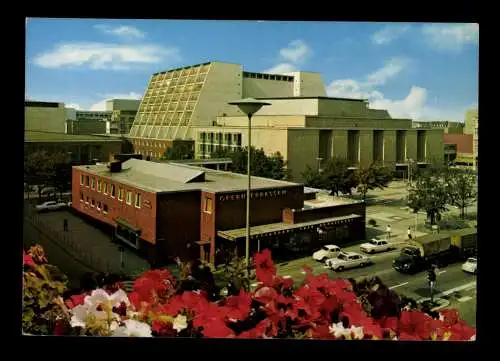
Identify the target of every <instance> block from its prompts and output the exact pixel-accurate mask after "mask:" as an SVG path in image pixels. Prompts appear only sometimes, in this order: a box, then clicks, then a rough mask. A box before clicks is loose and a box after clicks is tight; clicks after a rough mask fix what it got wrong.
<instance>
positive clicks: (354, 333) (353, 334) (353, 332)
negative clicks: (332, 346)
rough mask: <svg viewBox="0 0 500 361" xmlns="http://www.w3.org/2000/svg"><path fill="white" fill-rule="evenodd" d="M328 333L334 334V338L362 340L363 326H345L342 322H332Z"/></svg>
mask: <svg viewBox="0 0 500 361" xmlns="http://www.w3.org/2000/svg"><path fill="white" fill-rule="evenodd" d="M329 330H330V333H331V334H332V335H333V336H335V338H342V336H343V337H344V338H346V339H349V340H351V339H355V340H362V339H363V337H364V333H363V327H355V326H351V327H349V328H345V327H344V325H343V324H342V322H338V323H334V324H333V325H331V326H330V327H329Z"/></svg>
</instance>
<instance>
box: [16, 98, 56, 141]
mask: <svg viewBox="0 0 500 361" xmlns="http://www.w3.org/2000/svg"><path fill="white" fill-rule="evenodd" d="M65 122H66V113H65V110H64V103H55V102H40V101H33V100H25V102H24V129H25V130H33V131H46V132H59V133H64V129H65Z"/></svg>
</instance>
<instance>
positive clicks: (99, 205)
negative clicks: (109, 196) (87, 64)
mask: <svg viewBox="0 0 500 361" xmlns="http://www.w3.org/2000/svg"><path fill="white" fill-rule="evenodd" d="M97 210H98V211H100V210H101V201H97Z"/></svg>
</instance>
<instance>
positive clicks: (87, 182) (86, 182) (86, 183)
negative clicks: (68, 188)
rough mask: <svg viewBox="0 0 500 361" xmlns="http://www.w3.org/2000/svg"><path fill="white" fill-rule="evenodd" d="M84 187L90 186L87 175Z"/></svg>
mask: <svg viewBox="0 0 500 361" xmlns="http://www.w3.org/2000/svg"><path fill="white" fill-rule="evenodd" d="M85 185H86V186H87V187H88V186H89V185H90V178H89V176H88V175H86V176H85Z"/></svg>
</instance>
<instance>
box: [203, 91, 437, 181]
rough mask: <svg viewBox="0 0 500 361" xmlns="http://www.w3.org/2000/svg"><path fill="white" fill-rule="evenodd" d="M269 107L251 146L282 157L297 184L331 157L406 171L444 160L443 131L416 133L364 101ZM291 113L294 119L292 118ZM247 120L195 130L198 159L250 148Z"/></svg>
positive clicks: (315, 100)
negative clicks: (410, 166)
mask: <svg viewBox="0 0 500 361" xmlns="http://www.w3.org/2000/svg"><path fill="white" fill-rule="evenodd" d="M261 100H265V101H266V102H269V103H271V106H267V107H264V108H262V109H261V110H260V111H259V112H258V113H257V114H256V115H254V116H253V117H252V146H255V147H256V148H263V149H264V151H265V152H266V153H268V154H272V153H275V152H280V153H281V154H282V155H283V157H284V159H285V160H286V161H287V164H288V165H287V166H288V168H289V169H290V171H291V173H292V177H293V180H294V181H301V180H302V177H301V173H303V172H304V171H305V170H306V168H307V166H308V165H309V166H311V167H315V166H318V167H321V163H322V162H325V161H327V160H328V159H331V158H333V157H342V158H347V159H348V160H350V161H351V164H352V165H353V166H367V165H369V164H371V163H372V162H375V161H378V162H380V163H383V164H385V165H390V166H403V167H404V166H405V165H406V164H407V160H409V159H412V160H415V161H417V162H420V163H432V162H443V161H444V139H443V129H441V128H437V129H436V128H428V129H418V128H413V127H412V121H411V120H410V119H393V118H391V117H390V115H389V113H388V112H387V111H385V110H375V109H370V108H369V107H368V103H367V102H366V101H364V100H357V99H343V98H327V97H290V98H261ZM290 114H293V115H290ZM247 122H248V120H247V118H246V117H244V116H222V117H217V121H216V124H215V126H211V127H197V129H196V132H197V138H196V143H197V146H196V152H197V157H198V158H206V157H209V156H210V154H211V152H213V151H214V150H215V149H216V147H223V148H230V149H234V148H238V147H245V146H247V145H248V136H247Z"/></svg>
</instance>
